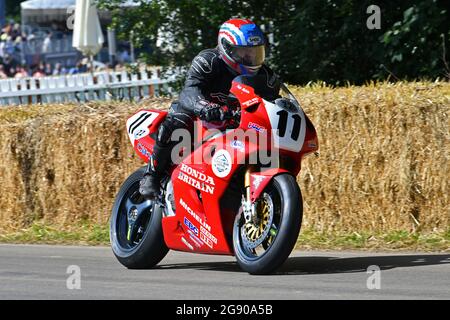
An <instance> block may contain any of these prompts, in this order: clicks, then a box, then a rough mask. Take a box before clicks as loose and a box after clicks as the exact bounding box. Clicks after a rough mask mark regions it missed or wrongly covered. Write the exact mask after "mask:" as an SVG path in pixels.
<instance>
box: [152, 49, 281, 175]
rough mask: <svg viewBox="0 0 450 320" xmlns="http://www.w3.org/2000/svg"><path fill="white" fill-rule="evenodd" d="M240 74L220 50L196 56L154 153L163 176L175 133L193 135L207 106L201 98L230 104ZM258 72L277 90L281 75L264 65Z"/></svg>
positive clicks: (160, 130)
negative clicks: (231, 93)
mask: <svg viewBox="0 0 450 320" xmlns="http://www.w3.org/2000/svg"><path fill="white" fill-rule="evenodd" d="M237 75H238V74H237V73H236V72H234V71H233V70H232V69H231V68H230V67H228V66H227V64H226V63H225V62H224V61H223V60H222V58H221V57H220V54H219V51H218V50H217V49H206V50H203V51H201V52H200V53H199V54H198V55H197V56H196V57H195V58H194V60H193V61H192V64H191V67H190V68H189V71H188V73H187V77H186V82H185V85H184V88H183V90H182V91H181V93H180V96H179V100H178V101H174V102H173V103H172V105H171V107H170V109H169V114H168V116H167V118H166V119H165V120H164V121H163V123H162V124H161V126H160V127H159V130H158V135H157V139H156V145H155V148H154V153H153V161H154V168H153V169H154V171H155V172H156V174H157V175H161V174H162V173H163V172H164V171H165V170H166V168H167V167H168V164H169V163H170V155H171V149H172V147H173V145H174V144H173V143H171V136H172V132H174V131H175V130H176V129H180V128H184V129H187V130H188V131H189V132H190V133H191V134H192V128H193V122H194V120H195V118H196V117H198V116H199V115H200V112H201V110H202V108H203V107H204V104H201V103H199V102H200V101H201V100H206V101H209V102H213V103H217V104H220V105H226V103H227V97H228V94H229V91H230V88H231V83H232V80H233V79H234V78H235V77H236V76H237ZM258 75H261V76H262V77H263V78H264V77H265V79H266V81H267V86H268V87H269V88H273V89H274V91H277V90H278V89H279V85H280V82H279V79H278V77H277V76H276V75H275V74H274V72H273V71H272V70H271V69H269V68H268V67H267V66H265V65H263V66H262V67H261V69H260V70H259V71H258ZM277 93H278V91H277ZM150 169H151V165H149V170H150Z"/></svg>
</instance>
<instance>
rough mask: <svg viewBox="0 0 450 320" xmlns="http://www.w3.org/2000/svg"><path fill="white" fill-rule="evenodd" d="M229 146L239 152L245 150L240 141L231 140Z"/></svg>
mask: <svg viewBox="0 0 450 320" xmlns="http://www.w3.org/2000/svg"><path fill="white" fill-rule="evenodd" d="M230 146H231V147H232V148H234V149H238V150H239V151H244V150H245V145H244V143H243V142H242V141H240V140H233V141H231V142H230Z"/></svg>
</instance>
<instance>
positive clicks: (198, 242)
mask: <svg viewBox="0 0 450 320" xmlns="http://www.w3.org/2000/svg"><path fill="white" fill-rule="evenodd" d="M188 233H189V238H190V239H191V240H192V242H193V243H194V244H195V245H196V246H197V247H199V248H201V247H202V246H203V241H202V240H200V239H199V238H198V237H197V236H196V235H195V234H194V233H193V232H192V231H191V230H188Z"/></svg>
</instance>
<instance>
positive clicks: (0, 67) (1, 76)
mask: <svg viewBox="0 0 450 320" xmlns="http://www.w3.org/2000/svg"><path fill="white" fill-rule="evenodd" d="M7 78H8V75H7V74H6V73H5V68H4V67H3V65H2V64H0V79H7Z"/></svg>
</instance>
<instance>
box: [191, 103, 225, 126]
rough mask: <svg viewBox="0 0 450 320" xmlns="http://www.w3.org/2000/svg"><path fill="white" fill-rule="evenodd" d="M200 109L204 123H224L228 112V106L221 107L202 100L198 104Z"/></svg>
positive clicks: (200, 115) (200, 116)
mask: <svg viewBox="0 0 450 320" xmlns="http://www.w3.org/2000/svg"><path fill="white" fill-rule="evenodd" d="M197 107H198V109H199V112H198V114H199V118H200V119H201V120H204V121H208V122H210V121H222V120H224V119H225V115H226V113H227V111H228V108H227V107H226V106H221V105H219V104H217V103H213V102H208V101H206V100H200V101H199V102H197Z"/></svg>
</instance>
